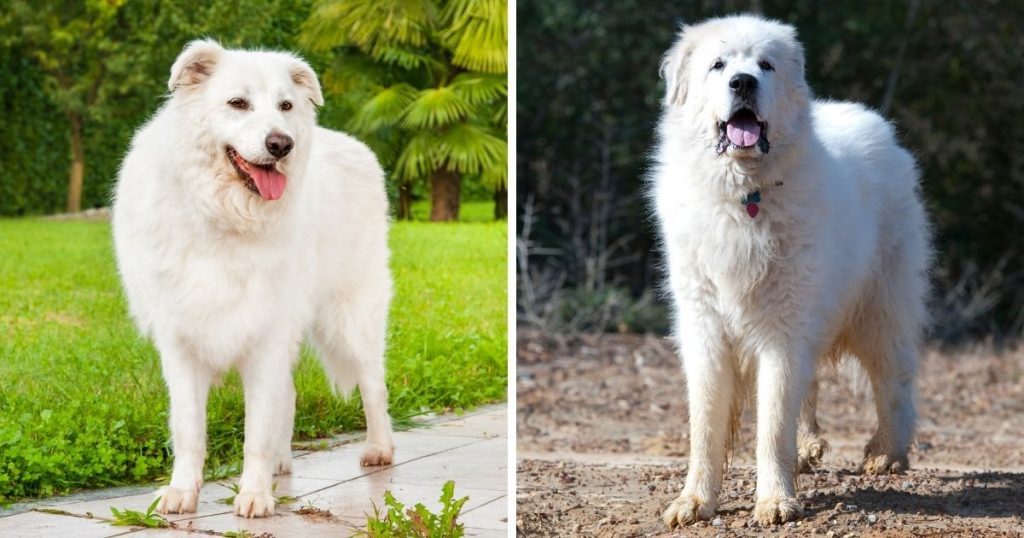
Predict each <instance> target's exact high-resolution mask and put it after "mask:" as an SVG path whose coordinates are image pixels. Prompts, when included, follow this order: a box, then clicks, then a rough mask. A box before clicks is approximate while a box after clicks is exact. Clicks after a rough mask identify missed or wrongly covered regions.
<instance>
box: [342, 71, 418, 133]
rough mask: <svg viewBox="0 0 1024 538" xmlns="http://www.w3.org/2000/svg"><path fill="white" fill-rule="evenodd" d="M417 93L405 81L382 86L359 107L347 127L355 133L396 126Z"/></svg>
mask: <svg viewBox="0 0 1024 538" xmlns="http://www.w3.org/2000/svg"><path fill="white" fill-rule="evenodd" d="M417 95H418V92H417V90H416V88H414V87H412V86H410V85H409V84H405V83H400V84H395V85H393V86H390V87H387V88H383V89H382V90H380V91H379V92H377V94H376V95H374V96H373V97H372V98H371V99H369V100H367V101H366V102H365V103H363V105H362V106H361V107H359V110H357V111H356V113H355V115H354V116H353V117H352V119H351V121H349V123H348V128H349V129H351V130H353V131H355V132H357V133H369V132H373V131H376V130H379V129H382V128H385V127H392V126H397V125H398V124H399V122H401V121H402V118H403V116H404V115H405V110H406V109H407V108H409V105H410V104H412V103H413V102H414V101H415V100H416V97H417Z"/></svg>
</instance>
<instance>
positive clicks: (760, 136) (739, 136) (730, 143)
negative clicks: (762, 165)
mask: <svg viewBox="0 0 1024 538" xmlns="http://www.w3.org/2000/svg"><path fill="white" fill-rule="evenodd" d="M718 132H719V138H718V145H717V146H716V147H715V149H716V151H718V153H719V154H722V153H725V150H727V149H729V148H736V149H750V148H752V147H755V146H757V149H759V150H761V153H768V147H769V146H768V124H767V123H765V122H763V121H761V120H760V119H758V117H757V114H756V113H754V111H753V110H751V109H749V108H741V109H739V110H737V111H736V112H733V114H732V116H731V117H729V120H728V121H722V122H719V123H718Z"/></svg>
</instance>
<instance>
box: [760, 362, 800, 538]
mask: <svg viewBox="0 0 1024 538" xmlns="http://www.w3.org/2000/svg"><path fill="white" fill-rule="evenodd" d="M794 348H795V349H794ZM757 360H758V362H757V504H756V506H755V507H754V520H755V521H756V522H757V523H758V524H760V525H761V526H768V525H773V524H775V523H784V522H786V521H791V520H793V519H796V518H798V517H799V516H800V512H801V509H800V502H799V501H797V499H796V484H795V480H796V464H797V449H796V426H797V415H798V414H799V411H800V404H801V402H802V401H803V398H804V396H805V394H806V393H807V390H808V388H809V384H810V381H811V379H812V378H811V376H812V375H813V356H812V354H811V353H810V352H808V351H807V350H806V346H803V345H797V346H786V345H778V346H772V345H769V346H767V347H766V349H765V350H764V351H763V352H762V353H760V355H759V356H758V358H757Z"/></svg>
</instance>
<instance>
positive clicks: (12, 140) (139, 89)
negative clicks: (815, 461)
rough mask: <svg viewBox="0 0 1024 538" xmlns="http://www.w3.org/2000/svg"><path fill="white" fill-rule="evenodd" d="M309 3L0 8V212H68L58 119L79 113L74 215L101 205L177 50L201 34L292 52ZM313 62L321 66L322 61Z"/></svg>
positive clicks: (171, 0)
mask: <svg viewBox="0 0 1024 538" xmlns="http://www.w3.org/2000/svg"><path fill="white" fill-rule="evenodd" d="M310 4H311V0H291V1H287V2H272V1H270V0H228V1H224V2H212V3H208V2H198V1H186V2H182V1H175V0H134V1H131V2H107V1H99V0H95V1H92V0H90V1H88V2H57V1H48V2H28V1H24V0H12V2H9V3H8V4H5V5H6V6H9V7H10V9H3V10H0V34H2V37H0V73H3V74H2V75H0V111H2V112H3V113H4V118H5V119H4V134H5V138H6V139H7V141H6V143H5V144H3V145H0V215H23V214H39V213H52V212H55V211H57V210H60V209H63V208H64V207H65V204H64V200H65V198H66V196H67V182H68V169H69V167H70V164H71V151H70V138H71V133H70V128H69V125H68V119H67V115H66V113H65V110H73V111H76V112H78V113H81V114H82V117H83V120H84V121H83V129H82V137H83V146H84V153H85V160H86V166H85V178H84V190H83V193H82V206H83V207H98V206H102V205H106V204H107V203H108V202H109V196H110V194H109V193H110V187H111V185H112V183H113V181H114V178H115V176H116V173H117V167H118V164H119V163H120V160H121V158H122V157H123V155H124V153H125V151H126V150H127V147H128V141H129V140H130V139H131V136H132V133H133V132H134V130H135V129H136V128H137V127H138V126H140V125H141V124H142V123H143V122H144V121H145V120H146V118H147V117H149V116H150V115H151V114H152V113H153V112H154V111H155V110H156V109H157V107H159V106H160V104H161V101H162V99H163V96H164V94H165V92H166V88H167V86H166V82H167V76H168V74H169V72H170V66H171V63H172V62H173V61H174V58H175V57H176V56H177V54H178V53H179V52H181V49H182V47H183V46H184V45H185V43H187V42H188V41H190V40H192V39H195V38H197V37H200V36H204V35H205V36H210V37H213V38H215V39H218V40H220V41H221V42H222V43H224V44H225V45H228V46H251V47H257V46H259V47H268V48H286V49H294V48H295V42H294V41H295V35H296V34H297V32H298V28H299V25H300V24H301V22H302V21H303V20H305V19H306V17H307V16H308V15H309V9H310ZM115 7H117V9H116V10H114V8H115ZM239 13H244V14H245V16H244V17H240V16H238V14H239ZM100 19H102V20H100ZM90 32H91V33H90ZM311 61H313V63H314V66H318V65H319V63H318V62H322V61H323V58H322V57H315V58H311ZM60 72H63V73H66V74H67V75H66V76H68V79H69V81H70V84H69V85H67V86H66V87H62V86H61V85H60V81H59V80H58V77H59V76H65V75H60V74H59V73H60ZM93 88H95V89H93ZM90 95H91V96H92V97H91V98H90ZM331 112H333V108H332V109H331ZM327 119H328V124H330V122H334V124H335V125H337V124H338V123H339V120H338V119H337V118H336V117H334V116H333V115H331V113H328V114H327Z"/></svg>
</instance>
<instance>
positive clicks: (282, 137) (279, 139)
mask: <svg viewBox="0 0 1024 538" xmlns="http://www.w3.org/2000/svg"><path fill="white" fill-rule="evenodd" d="M294 146H295V142H294V141H293V140H292V137H290V136H288V135H286V134H281V133H270V134H269V135H267V151H269V152H270V154H271V155H273V156H274V157H277V158H278V159H280V158H282V157H284V156H285V155H288V152H289V151H291V150H292V148H293V147H294Z"/></svg>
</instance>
